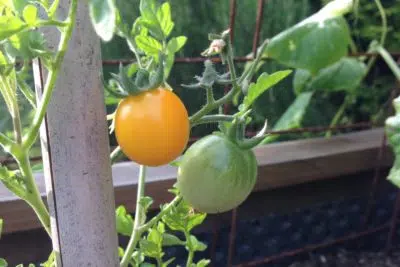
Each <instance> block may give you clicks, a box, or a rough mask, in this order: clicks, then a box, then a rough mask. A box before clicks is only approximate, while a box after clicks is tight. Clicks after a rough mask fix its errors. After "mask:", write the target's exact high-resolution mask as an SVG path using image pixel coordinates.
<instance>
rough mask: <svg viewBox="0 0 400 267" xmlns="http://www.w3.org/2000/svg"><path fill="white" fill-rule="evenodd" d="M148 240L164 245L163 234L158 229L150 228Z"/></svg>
mask: <svg viewBox="0 0 400 267" xmlns="http://www.w3.org/2000/svg"><path fill="white" fill-rule="evenodd" d="M147 241H150V242H152V243H154V244H156V245H157V246H161V245H162V234H161V233H160V232H159V231H158V230H157V229H150V230H149V234H148V235H147Z"/></svg>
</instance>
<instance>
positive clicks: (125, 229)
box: [115, 206, 133, 236]
mask: <svg viewBox="0 0 400 267" xmlns="http://www.w3.org/2000/svg"><path fill="white" fill-rule="evenodd" d="M115 216H116V226H117V232H118V233H119V234H121V235H124V236H131V234H132V229H133V219H132V216H131V215H130V214H128V213H127V211H126V209H125V207H124V206H119V207H118V208H117V209H116V211H115Z"/></svg>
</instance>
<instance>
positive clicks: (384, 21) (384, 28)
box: [365, 0, 388, 76]
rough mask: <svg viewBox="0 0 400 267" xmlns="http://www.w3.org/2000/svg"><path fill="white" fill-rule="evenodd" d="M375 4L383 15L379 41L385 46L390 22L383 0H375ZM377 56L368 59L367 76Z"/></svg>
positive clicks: (381, 15)
mask: <svg viewBox="0 0 400 267" xmlns="http://www.w3.org/2000/svg"><path fill="white" fill-rule="evenodd" d="M375 4H376V6H377V7H378V10H379V15H380V17H381V22H382V25H381V27H382V33H381V39H380V41H379V45H380V46H382V47H384V46H385V42H386V36H387V33H388V22H387V16H386V12H385V9H384V7H383V5H382V3H381V0H375ZM376 58H377V56H373V57H371V58H370V60H369V61H368V64H367V71H366V73H365V76H366V75H367V74H368V73H369V71H370V70H371V68H372V66H373V65H374V63H375V61H376Z"/></svg>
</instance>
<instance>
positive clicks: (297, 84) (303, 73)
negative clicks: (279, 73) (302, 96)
mask: <svg viewBox="0 0 400 267" xmlns="http://www.w3.org/2000/svg"><path fill="white" fill-rule="evenodd" d="M311 78H312V75H311V73H310V72H309V71H308V70H303V69H297V70H296V72H295V74H294V77H293V89H294V91H295V92H297V93H298V92H302V91H304V90H305V87H306V86H307V84H308V82H309V81H310V79H311Z"/></svg>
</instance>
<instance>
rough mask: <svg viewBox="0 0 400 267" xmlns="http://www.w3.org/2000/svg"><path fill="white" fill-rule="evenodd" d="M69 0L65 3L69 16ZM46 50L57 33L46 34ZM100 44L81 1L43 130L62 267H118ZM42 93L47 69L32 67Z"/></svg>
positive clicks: (62, 6)
mask: <svg viewBox="0 0 400 267" xmlns="http://www.w3.org/2000/svg"><path fill="white" fill-rule="evenodd" d="M69 4H70V1H60V7H59V9H60V10H59V11H60V12H59V15H60V16H61V17H65V16H66V14H67V13H68V8H69ZM45 34H46V37H47V40H49V46H50V47H55V46H56V45H57V44H58V41H59V35H58V34H57V31H56V30H50V31H46V32H45ZM101 71H102V64H101V51H100V40H99V38H98V37H97V35H96V34H95V32H94V30H93V27H92V24H91V22H90V17H89V10H88V6H87V3H86V1H79V3H78V13H77V20H76V24H75V28H74V31H73V34H72V38H71V40H70V43H69V48H68V51H67V53H66V55H65V60H64V63H63V66H62V68H61V70H60V75H59V77H58V79H57V84H56V88H55V91H54V94H53V97H52V99H51V102H50V105H49V108H48V111H47V115H46V118H45V121H44V123H43V125H42V128H41V144H42V154H43V161H44V169H45V178H46V190H47V197H48V203H49V210H50V214H51V230H52V241H53V248H54V250H55V252H56V255H57V266H58V267H59V266H63V267H77V266H107V267H113V266H115V267H116V266H119V259H118V253H117V248H118V239H117V233H116V226H115V202H114V189H113V183H112V174H111V165H110V158H109V153H110V151H109V150H110V149H109V142H108V141H109V140H108V133H107V122H106V110H105V105H104V97H103V87H102V82H101V79H100V73H101ZM34 73H35V84H36V90H37V95H38V97H40V95H41V88H42V87H43V79H42V77H44V76H46V71H45V68H44V67H42V66H40V64H39V63H38V62H35V65H34Z"/></svg>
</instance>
